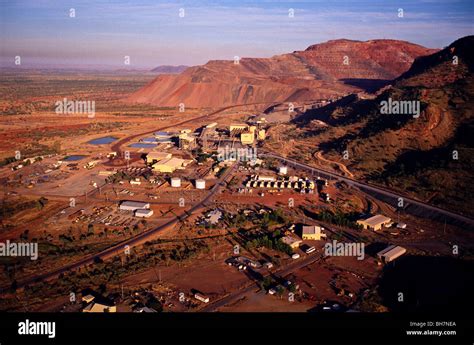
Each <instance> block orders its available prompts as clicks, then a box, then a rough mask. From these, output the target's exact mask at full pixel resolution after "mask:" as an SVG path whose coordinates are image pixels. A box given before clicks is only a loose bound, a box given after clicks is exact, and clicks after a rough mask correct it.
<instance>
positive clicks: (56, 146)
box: [53, 141, 61, 153]
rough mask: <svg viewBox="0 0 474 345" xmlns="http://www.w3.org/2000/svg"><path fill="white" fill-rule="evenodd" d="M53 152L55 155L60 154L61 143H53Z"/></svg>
mask: <svg viewBox="0 0 474 345" xmlns="http://www.w3.org/2000/svg"><path fill="white" fill-rule="evenodd" d="M53 151H54V152H56V153H61V142H60V141H55V142H54V143H53Z"/></svg>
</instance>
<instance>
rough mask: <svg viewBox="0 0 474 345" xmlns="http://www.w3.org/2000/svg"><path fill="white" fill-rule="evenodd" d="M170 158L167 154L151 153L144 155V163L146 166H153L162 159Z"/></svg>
mask: <svg viewBox="0 0 474 345" xmlns="http://www.w3.org/2000/svg"><path fill="white" fill-rule="evenodd" d="M171 156H172V155H171V153H168V152H158V151H152V152H150V153H149V154H147V155H146V162H147V164H153V163H156V162H159V161H161V160H163V159H167V158H171Z"/></svg>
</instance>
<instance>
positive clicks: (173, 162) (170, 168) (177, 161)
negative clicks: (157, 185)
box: [152, 157, 192, 173]
mask: <svg viewBox="0 0 474 345" xmlns="http://www.w3.org/2000/svg"><path fill="white" fill-rule="evenodd" d="M190 162H192V161H189V160H185V159H181V158H176V157H171V158H165V159H162V160H160V161H159V162H157V163H155V164H153V165H152V168H153V170H155V171H158V172H161V173H172V172H174V171H175V170H176V169H184V167H186V166H187V165H188V164H189V163H190Z"/></svg>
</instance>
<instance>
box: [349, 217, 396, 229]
mask: <svg viewBox="0 0 474 345" xmlns="http://www.w3.org/2000/svg"><path fill="white" fill-rule="evenodd" d="M391 222H392V220H391V219H390V218H388V217H385V216H382V215H381V214H377V215H375V216H373V217H370V218H367V219H361V220H358V221H357V224H360V225H362V227H363V228H364V229H369V230H373V231H378V230H380V229H382V226H385V225H386V224H390V223H391Z"/></svg>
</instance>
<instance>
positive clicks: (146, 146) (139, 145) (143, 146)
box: [129, 143, 156, 149]
mask: <svg viewBox="0 0 474 345" xmlns="http://www.w3.org/2000/svg"><path fill="white" fill-rule="evenodd" d="M129 147H134V148H139V149H152V148H154V147H156V144H147V143H134V144H131V145H129Z"/></svg>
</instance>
